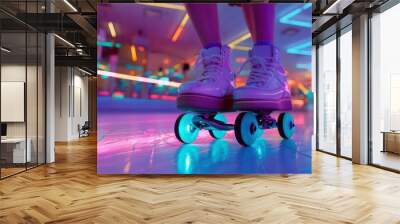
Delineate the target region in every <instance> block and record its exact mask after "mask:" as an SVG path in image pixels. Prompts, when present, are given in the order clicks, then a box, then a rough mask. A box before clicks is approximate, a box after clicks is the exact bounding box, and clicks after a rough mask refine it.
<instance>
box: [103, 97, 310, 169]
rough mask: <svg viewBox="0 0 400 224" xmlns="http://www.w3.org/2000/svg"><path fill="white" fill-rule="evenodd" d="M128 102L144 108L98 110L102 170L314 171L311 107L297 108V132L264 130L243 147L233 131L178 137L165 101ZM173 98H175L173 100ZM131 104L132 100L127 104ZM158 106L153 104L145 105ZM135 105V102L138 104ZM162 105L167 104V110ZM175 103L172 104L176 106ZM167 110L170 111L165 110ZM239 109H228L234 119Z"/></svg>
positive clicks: (230, 117)
mask: <svg viewBox="0 0 400 224" xmlns="http://www.w3.org/2000/svg"><path fill="white" fill-rule="evenodd" d="M155 103H157V101H151V100H148V101H143V100H140V101H137V104H135V102H133V103H132V100H131V102H130V103H129V105H130V106H131V107H132V105H134V106H135V107H137V108H140V111H135V110H134V109H133V110H131V111H126V110H125V111H124V110H120V111H119V112H116V111H102V110H101V109H99V113H98V165H97V166H98V170H97V171H98V173H100V174H124V173H125V174H252V173H254V174H263V173H265V174H268V173H310V172H311V135H312V126H313V125H312V121H313V120H312V111H301V112H294V113H293V114H294V117H295V121H296V123H297V127H298V129H297V132H296V134H295V135H294V136H293V138H292V139H291V140H283V139H281V138H280V137H279V134H278V133H277V130H268V131H265V132H264V135H263V138H260V139H258V140H257V141H256V142H255V144H253V145H252V146H251V147H242V146H241V145H239V143H237V142H236V139H235V137H234V133H233V132H232V131H231V132H228V134H227V135H226V136H225V137H224V139H220V140H214V139H213V138H211V137H210V136H209V135H208V132H207V131H202V132H201V133H200V135H199V138H198V139H197V140H196V141H195V142H194V144H186V145H185V144H181V143H180V142H179V141H178V140H176V139H175V135H174V128H173V127H174V122H175V119H176V118H177V117H178V116H179V113H180V112H179V111H173V110H171V109H170V107H169V106H166V105H165V102H163V103H162V104H160V105H161V107H158V108H157V107H154V106H155V105H151V106H149V105H150V104H155ZM173 103H174V102H173V101H172V102H171V104H173ZM127 105H128V104H127ZM147 106H149V108H150V107H151V108H157V111H156V110H154V109H151V110H150V109H149V111H146V109H145V108H146V107H147ZM135 107H133V108H135ZM163 107H168V108H165V110H163ZM172 107H173V106H172ZM163 111H168V112H163ZM236 114H237V113H229V114H227V117H228V121H230V122H233V121H234V119H235V117H236Z"/></svg>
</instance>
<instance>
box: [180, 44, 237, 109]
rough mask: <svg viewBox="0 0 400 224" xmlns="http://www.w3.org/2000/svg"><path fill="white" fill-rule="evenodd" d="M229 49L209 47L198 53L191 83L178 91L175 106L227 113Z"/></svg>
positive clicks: (230, 102)
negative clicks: (195, 72) (193, 78)
mask: <svg viewBox="0 0 400 224" xmlns="http://www.w3.org/2000/svg"><path fill="white" fill-rule="evenodd" d="M229 63H230V48H229V47H227V46H223V47H211V48H204V49H202V50H201V52H200V55H199V58H198V63H196V66H195V69H194V70H195V71H198V72H197V74H194V75H195V78H196V79H195V80H194V81H190V82H186V83H184V84H182V85H181V86H180V87H179V89H178V93H179V94H178V98H177V106H178V108H180V109H183V110H195V111H230V110H232V106H233V96H232V94H233V85H232V82H233V78H234V74H233V73H232V71H231V68H230V65H229Z"/></svg>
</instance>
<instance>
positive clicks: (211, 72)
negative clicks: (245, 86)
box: [196, 55, 222, 81]
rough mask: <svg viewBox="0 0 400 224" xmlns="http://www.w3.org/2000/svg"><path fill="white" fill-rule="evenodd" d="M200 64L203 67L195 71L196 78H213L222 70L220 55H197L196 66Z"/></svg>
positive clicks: (200, 79) (205, 79) (204, 79)
mask: <svg viewBox="0 0 400 224" xmlns="http://www.w3.org/2000/svg"><path fill="white" fill-rule="evenodd" d="M198 65H202V67H203V69H202V70H201V71H200V72H198V73H197V78H196V80H199V81H207V80H210V79H213V80H214V79H215V75H216V74H220V73H221V72H222V56H221V55H211V56H202V55H201V56H199V57H198V58H197V60H196V67H198Z"/></svg>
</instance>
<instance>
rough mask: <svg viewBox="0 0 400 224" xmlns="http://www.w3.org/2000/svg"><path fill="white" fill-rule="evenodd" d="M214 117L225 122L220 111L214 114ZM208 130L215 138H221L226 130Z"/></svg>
mask: <svg viewBox="0 0 400 224" xmlns="http://www.w3.org/2000/svg"><path fill="white" fill-rule="evenodd" d="M214 119H215V120H217V121H222V122H224V123H225V124H226V122H227V119H226V117H225V116H224V115H223V114H221V113H218V114H216V115H215V116H214ZM209 132H210V135H211V136H212V137H213V138H215V139H221V138H223V137H224V136H225V135H226V131H223V130H217V129H213V130H210V131H209Z"/></svg>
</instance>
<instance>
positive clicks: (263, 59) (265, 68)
mask: <svg viewBox="0 0 400 224" xmlns="http://www.w3.org/2000/svg"><path fill="white" fill-rule="evenodd" d="M248 63H250V64H251V69H250V74H249V76H248V80H247V82H246V85H245V86H244V87H240V88H237V89H235V91H234V94H233V95H234V109H235V110H239V111H245V112H242V113H240V114H239V116H238V117H237V118H236V120H235V127H234V129H235V136H236V139H237V141H238V142H239V143H240V144H241V145H243V146H250V145H252V144H253V143H254V142H255V140H256V139H257V138H258V137H260V136H261V135H262V133H263V130H264V129H272V128H277V129H278V131H279V134H280V136H281V137H282V138H284V139H289V138H291V137H292V135H293V133H294V132H295V130H296V126H295V124H294V119H293V116H292V115H291V114H290V113H289V112H282V113H281V114H280V115H279V116H278V118H277V119H276V118H273V117H272V112H274V111H290V110H291V109H292V103H291V95H290V91H289V88H288V83H287V77H286V76H285V74H284V70H283V67H282V66H281V63H280V58H279V50H278V49H277V48H275V47H274V46H272V45H255V46H254V47H253V49H252V50H251V51H250V52H249V59H248V61H247V62H246V63H245V64H248ZM243 67H244V65H243V66H242V68H243Z"/></svg>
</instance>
